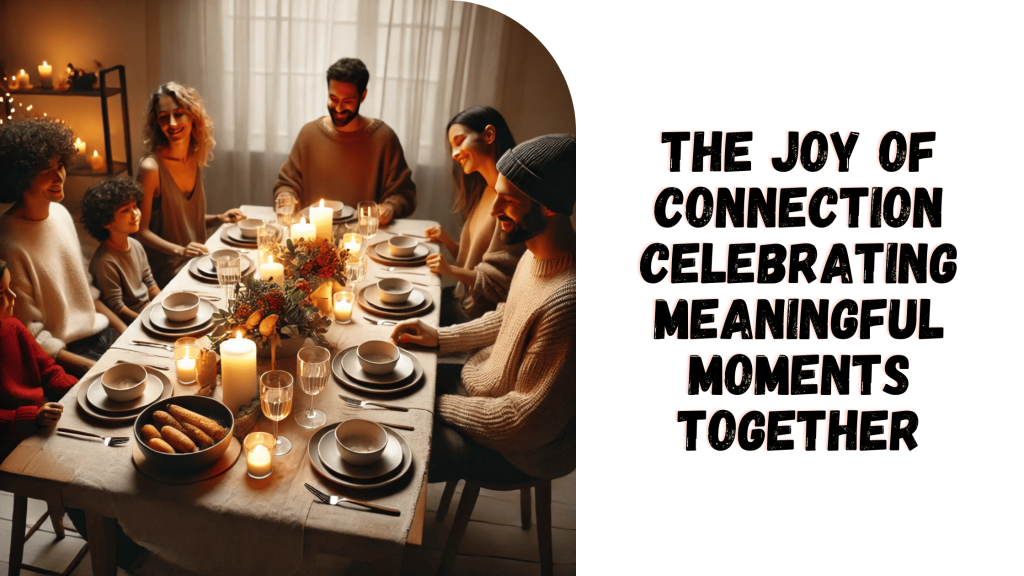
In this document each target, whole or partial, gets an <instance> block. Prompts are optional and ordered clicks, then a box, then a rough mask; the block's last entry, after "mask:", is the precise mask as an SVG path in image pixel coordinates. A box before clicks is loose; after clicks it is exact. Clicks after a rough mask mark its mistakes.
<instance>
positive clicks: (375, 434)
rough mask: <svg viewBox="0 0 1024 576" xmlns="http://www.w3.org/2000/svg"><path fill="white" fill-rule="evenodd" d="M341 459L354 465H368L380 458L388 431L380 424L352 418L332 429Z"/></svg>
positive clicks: (386, 440) (385, 444) (386, 441)
mask: <svg viewBox="0 0 1024 576" xmlns="http://www.w3.org/2000/svg"><path fill="white" fill-rule="evenodd" d="M334 439H335V440H337V442H338V447H339V448H340V449H341V459H342V460H344V461H345V462H348V463H349V464H354V465H356V466H368V465H370V464H373V463H374V462H376V461H377V460H380V457H381V455H382V454H384V449H385V448H387V446H388V433H387V432H385V431H384V429H383V428H381V426H380V424H377V423H376V422H370V421H369V420H360V419H358V418H353V419H351V420H346V421H344V422H342V423H341V424H338V427H337V428H335V429H334Z"/></svg>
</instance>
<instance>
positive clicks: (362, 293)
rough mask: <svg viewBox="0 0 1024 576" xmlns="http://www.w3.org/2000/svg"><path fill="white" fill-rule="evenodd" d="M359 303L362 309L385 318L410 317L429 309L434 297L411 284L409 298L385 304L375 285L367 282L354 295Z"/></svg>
mask: <svg viewBox="0 0 1024 576" xmlns="http://www.w3.org/2000/svg"><path fill="white" fill-rule="evenodd" d="M356 298H357V300H358V302H359V305H360V306H362V307H363V310H366V311H367V312H370V313H372V314H377V315H380V316H384V317H387V318H412V317H413V316H419V315H420V314H423V313H424V312H426V311H428V310H430V307H431V306H432V305H433V304H434V299H433V298H431V297H430V293H429V292H427V291H426V290H423V289H421V288H419V287H417V286H413V289H412V293H410V294H409V299H408V300H406V301H405V302H402V303H401V304H386V303H385V302H384V301H383V300H381V299H380V295H379V294H378V293H377V285H376V284H369V285H367V286H363V287H362V288H361V289H360V290H359V293H358V294H357V295H356Z"/></svg>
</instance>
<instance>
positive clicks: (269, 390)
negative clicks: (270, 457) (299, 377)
mask: <svg viewBox="0 0 1024 576" xmlns="http://www.w3.org/2000/svg"><path fill="white" fill-rule="evenodd" d="M293 382H294V380H293V378H292V375H291V374H289V373H288V372H285V371H284V370H270V371H268V372H264V373H263V375H262V376H260V407H261V408H263V415H264V416H266V417H267V418H270V419H271V420H273V421H274V437H275V438H277V448H276V449H275V450H274V455H275V456H282V455H284V454H287V453H288V452H289V451H290V450H291V449H292V443H291V441H290V440H288V439H287V438H285V437H284V436H281V435H279V434H278V433H277V423H278V422H279V421H281V420H284V419H285V418H287V417H288V415H289V414H291V413H292V396H293V394H294V391H295V390H294V388H293V386H292V383H293Z"/></svg>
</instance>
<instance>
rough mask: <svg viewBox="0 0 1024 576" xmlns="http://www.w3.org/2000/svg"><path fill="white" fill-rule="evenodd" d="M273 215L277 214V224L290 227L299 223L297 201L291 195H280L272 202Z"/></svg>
mask: <svg viewBox="0 0 1024 576" xmlns="http://www.w3.org/2000/svg"><path fill="white" fill-rule="evenodd" d="M274 213H276V214H277V223H278V224H280V225H281V226H286V227H287V226H291V225H292V224H295V223H296V222H298V221H299V218H298V214H299V201H298V200H296V199H295V197H294V196H292V195H291V194H281V195H280V196H278V197H277V200H274Z"/></svg>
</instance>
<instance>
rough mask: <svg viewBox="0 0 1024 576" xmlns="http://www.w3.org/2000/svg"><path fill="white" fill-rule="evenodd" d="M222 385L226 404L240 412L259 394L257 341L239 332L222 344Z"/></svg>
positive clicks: (233, 410) (234, 410)
mask: <svg viewBox="0 0 1024 576" xmlns="http://www.w3.org/2000/svg"><path fill="white" fill-rule="evenodd" d="M220 372H221V385H222V386H223V388H224V405H225V406H227V407H228V408H229V409H230V410H231V412H238V409H239V408H240V407H243V406H248V405H249V403H250V402H252V399H253V398H256V397H258V396H259V388H258V387H257V381H256V343H255V342H253V341H252V340H248V339H246V338H242V333H241V332H238V333H237V334H235V337H234V338H228V339H227V340H225V341H224V342H223V343H221V345H220Z"/></svg>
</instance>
